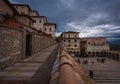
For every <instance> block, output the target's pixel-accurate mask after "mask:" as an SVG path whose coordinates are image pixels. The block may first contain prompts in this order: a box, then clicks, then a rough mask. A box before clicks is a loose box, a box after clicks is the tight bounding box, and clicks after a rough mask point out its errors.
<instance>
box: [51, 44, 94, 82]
mask: <svg viewBox="0 0 120 84" xmlns="http://www.w3.org/2000/svg"><path fill="white" fill-rule="evenodd" d="M50 84H95V81H94V80H93V79H92V78H90V77H89V76H88V75H87V74H86V73H85V71H84V70H83V69H82V68H81V67H80V65H79V64H78V63H77V62H76V61H75V59H74V58H72V57H71V56H70V55H69V53H68V52H67V50H66V48H65V47H64V46H62V47H61V48H60V51H59V53H58V55H57V58H56V61H55V62H54V66H53V70H52V72H51V82H50Z"/></svg>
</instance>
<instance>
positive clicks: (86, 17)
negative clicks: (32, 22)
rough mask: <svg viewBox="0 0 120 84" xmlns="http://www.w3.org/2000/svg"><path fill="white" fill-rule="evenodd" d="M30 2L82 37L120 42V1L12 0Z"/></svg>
mask: <svg viewBox="0 0 120 84" xmlns="http://www.w3.org/2000/svg"><path fill="white" fill-rule="evenodd" d="M10 1H11V2H12V3H22V4H29V5H30V7H31V9H33V10H37V11H38V12H39V14H40V15H42V16H43V15H44V16H47V18H48V22H54V23H56V24H57V31H56V32H57V33H56V35H57V36H58V35H59V34H60V33H61V32H63V31H79V32H80V37H103V36H105V37H107V40H108V41H114V42H118V43H120V0H10Z"/></svg>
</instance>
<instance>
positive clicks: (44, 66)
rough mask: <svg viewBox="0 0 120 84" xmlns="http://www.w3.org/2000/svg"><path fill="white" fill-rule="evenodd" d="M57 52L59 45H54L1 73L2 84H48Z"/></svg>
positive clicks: (0, 82)
mask: <svg viewBox="0 0 120 84" xmlns="http://www.w3.org/2000/svg"><path fill="white" fill-rule="evenodd" d="M57 51H58V47H57V45H52V46H50V47H49V48H46V49H44V50H42V51H41V52H38V53H37V54H35V55H34V56H31V57H29V58H28V59H25V60H23V61H22V62H19V63H16V64H15V65H13V66H11V67H9V68H7V69H6V70H4V71H1V72H0V84H26V83H29V84H40V83H41V84H48V83H49V79H50V78H49V77H50V71H51V69H52V63H53V62H54V59H55V56H56V55H57ZM38 79H39V80H38Z"/></svg>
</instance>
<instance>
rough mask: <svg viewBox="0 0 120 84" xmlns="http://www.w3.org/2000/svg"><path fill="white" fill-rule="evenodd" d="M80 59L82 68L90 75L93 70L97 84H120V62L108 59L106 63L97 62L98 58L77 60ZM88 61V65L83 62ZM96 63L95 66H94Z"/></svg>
mask: <svg viewBox="0 0 120 84" xmlns="http://www.w3.org/2000/svg"><path fill="white" fill-rule="evenodd" d="M78 59H80V62H81V63H80V66H81V67H82V68H83V69H84V70H85V71H86V73H87V74H89V70H93V73H94V80H95V81H96V84H120V61H115V60H112V59H106V61H105V63H104V64H103V63H102V62H97V58H96V57H88V58H76V60H78ZM86 59H87V60H88V64H83V60H86ZM92 61H94V64H92Z"/></svg>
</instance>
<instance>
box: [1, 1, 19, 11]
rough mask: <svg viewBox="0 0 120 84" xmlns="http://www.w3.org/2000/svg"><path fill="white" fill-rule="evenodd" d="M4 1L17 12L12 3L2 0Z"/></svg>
mask: <svg viewBox="0 0 120 84" xmlns="http://www.w3.org/2000/svg"><path fill="white" fill-rule="evenodd" d="M3 1H4V2H5V3H7V4H8V6H9V7H10V8H11V9H12V10H13V11H14V12H15V13H18V12H17V10H16V9H15V8H14V7H13V6H12V4H11V3H10V2H9V0H3Z"/></svg>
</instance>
